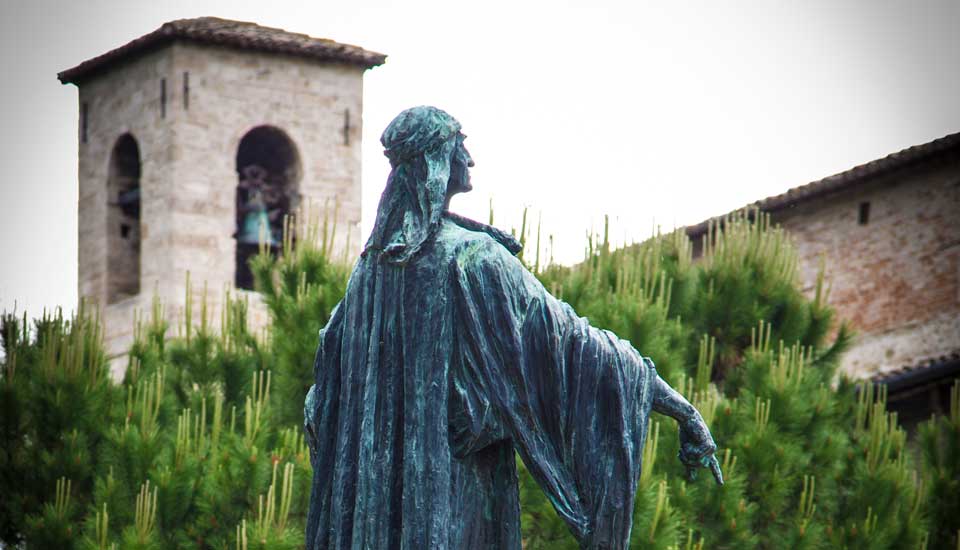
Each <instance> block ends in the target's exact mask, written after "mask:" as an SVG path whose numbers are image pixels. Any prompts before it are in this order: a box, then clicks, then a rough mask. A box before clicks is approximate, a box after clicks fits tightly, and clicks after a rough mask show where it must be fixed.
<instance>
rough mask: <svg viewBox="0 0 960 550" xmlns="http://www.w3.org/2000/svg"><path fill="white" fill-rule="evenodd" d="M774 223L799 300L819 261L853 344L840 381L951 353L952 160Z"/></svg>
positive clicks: (954, 332)
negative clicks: (794, 266)
mask: <svg viewBox="0 0 960 550" xmlns="http://www.w3.org/2000/svg"><path fill="white" fill-rule="evenodd" d="M862 203H869V205H870V206H869V220H868V222H867V223H866V224H865V225H861V224H860V223H859V211H860V205H861V204H862ZM773 220H774V222H775V223H780V224H781V225H783V226H784V227H785V228H786V229H787V230H788V231H789V232H790V234H791V235H792V237H793V239H794V242H795V243H796V245H797V247H798V250H799V253H800V263H801V272H802V280H803V284H804V288H805V290H806V291H807V292H812V289H813V287H814V283H815V281H816V276H817V272H818V269H819V265H820V257H821V255H825V256H826V266H827V280H828V282H829V283H830V285H831V291H830V297H829V301H830V303H831V305H833V306H834V308H835V309H836V310H837V314H838V316H839V317H840V318H842V319H847V320H849V321H850V323H851V325H852V326H853V328H854V329H855V330H856V332H857V334H858V335H857V337H856V339H855V342H854V345H853V347H852V349H851V350H850V351H849V352H848V353H847V354H846V356H845V358H844V364H843V368H844V370H845V371H846V372H847V373H849V374H851V375H853V376H854V377H868V376H871V375H873V374H875V373H878V372H884V371H887V370H891V369H895V368H898V367H901V366H904V365H911V364H915V363H917V362H918V361H920V360H923V359H926V358H930V357H936V356H939V355H943V354H946V353H948V352H951V351H954V350H956V349H960V158H957V157H956V156H954V157H953V158H951V159H949V160H947V161H940V162H938V163H937V164H935V165H926V166H920V167H912V168H907V169H902V170H900V171H898V172H896V173H891V174H888V175H885V176H883V177H880V178H877V179H876V180H875V181H873V182H871V183H867V184H862V185H858V186H855V187H854V188H852V189H851V190H848V191H844V192H841V193H838V194H834V195H830V196H827V197H823V198H820V199H814V200H811V201H809V202H807V203H802V204H800V205H799V206H797V207H795V208H793V209H790V210H788V211H786V212H779V213H775V214H774V216H773Z"/></svg>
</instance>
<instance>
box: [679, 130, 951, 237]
mask: <svg viewBox="0 0 960 550" xmlns="http://www.w3.org/2000/svg"><path fill="white" fill-rule="evenodd" d="M953 149H958V150H960V132H957V133H954V134H949V135H946V136H944V137H941V138H938V139H935V140H933V141H931V142H928V143H924V144H921V145H914V146H912V147H907V148H906V149H902V150H900V151H897V152H895V153H891V154H889V155H887V156H885V157H882V158H879V159H876V160H872V161H870V162H867V163H864V164H860V165H857V166H854V167H853V168H850V169H849V170H845V171H843V172H840V173H838V174H834V175H832V176H827V177H825V178H823V179H820V180H817V181H813V182H810V183H808V184H806V185H801V186H799V187H794V188H792V189H788V190H787V191H785V192H783V193H780V194H779V195H773V196H771V197H767V198H765V199H762V200H758V201H755V202H752V203H750V204H748V205H746V206H743V207H741V208H738V209H736V210H734V211H733V212H730V213H729V214H725V215H724V216H717V217H713V218H709V219H707V220H704V221H702V222H700V223H698V224H696V225H691V226H688V227H687V228H686V232H687V235H689V236H690V237H691V238H693V237H698V236H700V235H702V234H704V233H706V232H707V228H708V227H709V225H710V223H711V222H716V221H717V220H721V219H723V218H724V217H726V216H729V215H730V214H734V213H737V212H743V211H748V210H752V209H758V210H760V211H763V212H771V211H776V210H781V209H783V208H787V207H789V206H793V205H795V204H797V203H800V202H805V201H808V200H812V199H815V198H817V197H820V196H823V195H826V194H828V193H833V192H836V191H840V190H843V189H847V188H849V187H852V186H854V185H857V184H859V183H863V182H865V181H866V180H868V179H869V178H871V177H873V176H877V175H880V174H883V173H886V172H890V171H893V170H896V169H898V168H902V167H904V166H907V165H910V164H914V163H918V162H922V161H924V160H927V159H930V158H933V157H935V156H937V155H939V154H941V153H944V152H947V151H950V150H953Z"/></svg>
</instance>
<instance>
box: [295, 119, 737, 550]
mask: <svg viewBox="0 0 960 550" xmlns="http://www.w3.org/2000/svg"><path fill="white" fill-rule="evenodd" d="M465 138H466V136H465V135H464V134H463V133H462V132H461V131H460V123H459V122H457V120H456V119H454V118H453V117H452V116H450V115H449V114H447V113H446V112H444V111H442V110H440V109H437V108H435V107H426V106H424V107H414V108H412V109H407V110H406V111H403V112H402V113H400V114H399V115H398V116H397V117H396V118H395V119H394V120H393V121H392V122H391V123H390V125H389V126H388V127H387V129H386V130H385V131H384V133H383V136H382V137H381V142H382V143H383V146H384V148H385V150H384V154H385V155H386V156H387V158H388V159H389V160H390V167H391V171H390V176H389V178H388V179H387V186H386V189H385V190H384V191H383V195H382V196H381V197H380V204H379V207H378V209H377V217H376V221H375V224H374V227H373V232H372V234H371V235H370V238H369V240H368V241H367V243H366V245H365V247H364V249H363V252H362V254H361V256H360V258H359V260H358V261H357V264H356V266H355V267H354V269H353V272H352V274H351V275H350V281H349V283H348V285H347V290H346V294H345V295H344V297H343V300H342V301H341V302H340V303H339V304H338V305H337V307H336V308H335V309H334V311H333V312H332V314H331V317H330V321H329V322H328V323H327V326H326V327H325V328H324V329H323V330H322V331H320V345H319V348H318V350H317V355H316V363H315V366H314V375H315V380H314V384H313V386H312V387H311V388H310V391H309V393H308V395H307V399H306V403H305V411H304V412H305V422H304V424H305V429H306V432H307V438H308V441H309V445H310V453H311V460H312V463H313V483H312V486H311V495H310V509H309V513H308V517H307V529H306V537H307V539H306V546H307V548H308V549H309V550H320V549H338V550H340V549H348V548H349V549H357V550H360V549H383V550H388V549H410V550H420V549H450V550H454V549H457V550H459V549H510V550H519V549H520V548H521V534H520V502H519V494H518V487H517V470H516V462H515V458H514V456H515V455H514V453H515V452H516V453H519V454H520V457H521V458H522V459H523V462H524V464H525V465H526V467H527V469H528V470H529V472H530V474H531V475H532V476H533V478H534V479H535V480H536V481H537V483H538V484H539V485H540V487H541V488H542V489H543V491H544V492H545V493H546V495H547V496H548V497H549V499H550V502H551V503H553V506H554V507H555V508H556V511H557V514H559V516H560V517H562V518H563V519H564V520H565V521H566V523H567V524H568V525H569V527H570V530H571V532H572V533H573V535H574V536H575V537H576V538H577V540H578V541H579V542H580V544H581V546H582V547H583V548H604V549H620V548H627V546H628V544H629V538H630V527H631V517H632V512H633V502H634V496H635V493H636V487H637V482H638V478H639V476H640V462H641V456H642V450H643V446H644V440H645V438H646V435H647V424H648V418H649V416H650V413H651V411H656V412H658V413H661V414H665V415H667V416H671V417H673V418H674V419H676V421H677V422H678V423H679V427H680V430H679V432H680V449H681V450H680V457H679V458H680V460H681V461H682V462H683V463H684V464H685V465H686V466H687V468H688V471H689V472H690V473H691V475H692V474H695V472H696V469H697V468H700V467H703V468H708V469H709V470H711V471H712V473H713V476H714V478H715V479H716V482H717V483H719V484H722V483H723V481H722V476H721V472H720V466H719V463H718V461H717V459H716V456H715V452H716V445H715V444H714V441H713V437H712V436H711V435H710V430H709V429H708V428H707V426H706V424H705V423H704V421H703V418H702V417H701V415H700V413H699V412H698V411H697V410H696V409H695V408H694V407H693V406H692V405H691V404H690V403H689V402H687V400H686V399H684V398H683V396H681V395H680V394H678V393H677V392H676V391H674V390H673V388H671V387H670V386H669V385H668V384H667V383H666V382H664V381H663V379H662V378H660V377H659V376H658V375H657V370H656V368H655V367H654V364H653V362H652V361H650V359H648V358H646V357H643V356H642V355H641V354H640V353H639V352H638V351H637V350H635V349H634V348H633V346H631V345H630V343H629V342H627V341H625V340H621V339H619V338H617V337H616V336H615V335H613V334H612V333H610V332H609V331H605V330H600V329H597V328H594V327H592V326H590V324H589V322H588V321H587V320H586V319H584V318H582V317H578V316H577V314H576V313H575V312H574V311H573V309H572V308H571V307H570V306H569V305H567V304H565V303H564V302H561V301H560V300H558V299H556V298H554V297H553V296H551V295H550V293H548V292H547V291H546V289H544V287H543V285H541V284H540V282H539V281H538V280H537V279H536V278H535V277H534V276H533V274H531V273H530V271H528V270H527V269H526V268H525V267H524V266H523V264H522V263H521V262H520V260H518V259H517V258H516V257H515V254H517V253H518V252H519V251H520V245H519V243H518V242H517V241H516V240H515V239H514V238H513V237H512V236H511V235H509V234H507V233H505V232H503V231H501V230H499V229H496V228H494V227H491V226H489V225H486V224H482V223H479V222H476V221H473V220H470V219H467V218H464V217H462V216H458V215H457V214H454V213H452V212H450V210H449V206H450V199H451V197H453V196H454V195H456V194H457V193H464V192H467V191H470V190H471V184H470V176H469V169H470V167H472V166H473V159H472V158H471V157H470V153H469V152H467V148H466V147H465V145H464V140H465Z"/></svg>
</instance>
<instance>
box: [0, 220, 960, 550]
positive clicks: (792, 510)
mask: <svg viewBox="0 0 960 550" xmlns="http://www.w3.org/2000/svg"><path fill="white" fill-rule="evenodd" d="M524 233H525V231H523V230H522V231H521V235H522V236H523V237H525V235H524ZM332 241H333V235H332V229H330V228H321V227H319V226H318V225H317V224H313V225H307V226H301V227H300V228H299V232H298V234H297V241H296V244H294V242H293V239H292V238H291V237H288V238H287V240H286V242H285V245H284V247H283V253H282V255H281V256H280V257H279V258H274V257H271V256H269V255H265V254H263V255H260V256H258V257H256V258H255V259H254V260H253V262H252V270H253V273H254V276H255V279H256V284H257V288H258V289H259V290H260V292H261V293H262V295H263V298H264V301H265V303H266V305H267V308H268V310H269V313H270V317H271V324H270V326H269V327H268V329H267V330H266V331H265V332H263V333H259V334H251V333H250V332H249V330H248V329H247V305H246V302H245V301H243V300H241V299H237V298H236V297H230V296H226V297H225V298H224V300H223V303H224V304H225V305H224V307H223V313H222V315H221V319H220V320H219V323H214V322H213V321H212V320H211V319H210V318H209V314H208V311H207V307H206V299H202V300H200V301H199V303H198V304H194V303H192V301H191V299H190V297H191V296H192V294H191V291H189V290H188V293H187V296H188V301H187V307H186V310H185V312H184V316H183V317H184V320H183V321H182V323H181V324H180V326H177V327H173V328H175V329H176V330H175V331H173V330H171V327H168V326H167V325H166V323H165V322H164V321H163V319H164V315H163V311H162V306H161V304H159V303H156V302H155V303H154V306H153V308H152V311H151V312H149V314H148V315H147V316H146V318H144V319H140V320H139V321H138V324H137V327H136V338H135V343H134V344H133V346H132V348H131V350H130V352H129V355H128V361H129V366H128V368H127V371H126V375H125V379H124V380H123V382H122V384H119V385H117V384H113V383H111V382H110V380H109V377H108V374H107V373H108V369H107V361H106V357H105V355H104V351H103V349H102V345H101V334H100V329H99V325H98V322H97V319H96V316H95V315H93V314H91V312H90V311H89V310H87V309H85V308H81V311H80V312H78V313H77V315H76V316H74V317H73V318H71V319H65V318H64V317H63V316H62V315H61V314H59V313H57V314H45V315H43V316H42V317H41V318H40V319H38V320H37V321H35V322H34V323H33V327H32V329H31V328H30V327H28V325H27V319H26V317H25V316H21V317H15V316H13V315H4V316H3V323H2V336H3V347H4V352H5V355H4V359H3V360H2V369H0V407H3V411H2V416H0V434H2V435H0V437H2V438H3V442H2V443H3V446H2V449H0V476H2V477H0V494H2V495H4V497H3V498H2V499H0V541H3V543H5V544H7V545H18V544H21V543H25V544H26V545H27V546H28V547H31V548H65V549H69V548H84V549H103V548H111V547H114V545H115V547H117V548H182V547H197V548H218V549H219V548H237V547H241V548H251V547H252V548H299V547H302V546H303V544H302V538H303V527H304V525H303V522H304V516H305V513H306V509H307V499H308V497H309V495H308V489H307V488H308V487H309V481H310V476H311V471H310V464H309V460H308V457H307V452H306V448H305V445H304V442H303V436H302V430H301V427H300V426H301V423H302V402H303V395H304V394H305V393H306V390H307V388H308V386H309V384H310V382H311V380H312V363H313V355H314V353H315V349H316V343H317V332H318V330H319V329H320V328H321V327H322V326H323V325H324V324H325V323H326V321H327V318H328V316H329V313H330V310H331V309H332V307H333V305H334V304H335V303H336V302H337V301H338V300H339V299H340V297H341V296H342V294H343V292H344V289H345V285H346V281H347V277H348V274H349V266H348V265H346V264H345V262H343V261H342V260H339V259H333V258H331V257H330V253H329V250H330V248H331V245H330V243H331V242H332ZM538 248H539V243H538ZM703 249H704V255H703V258H701V259H699V260H697V261H694V260H693V258H692V254H691V244H690V242H689V241H688V240H687V238H686V236H685V235H684V234H682V233H680V232H674V233H671V234H668V235H658V236H656V237H654V238H652V239H649V240H647V241H645V242H643V243H641V244H638V245H633V246H629V247H625V248H622V249H619V250H610V247H609V244H608V243H607V241H606V239H605V238H604V239H602V240H601V239H591V240H590V241H589V242H588V246H587V258H586V260H585V261H584V262H583V263H582V264H579V265H577V266H575V267H572V268H571V267H558V266H553V265H547V266H545V267H544V266H541V262H540V260H539V254H536V255H535V256H534V258H533V259H532V261H531V259H530V258H529V256H528V258H527V261H528V262H529V263H530V267H531V269H532V270H533V271H534V272H535V273H536V274H537V276H538V277H539V278H540V279H541V281H542V282H543V283H544V285H545V286H546V287H547V288H548V289H551V291H553V292H554V293H555V294H557V295H558V296H560V297H562V298H563V299H564V300H566V301H568V302H569V303H570V304H571V305H572V306H573V307H574V308H575V309H576V310H577V311H578V312H579V313H580V314H581V315H584V316H586V317H589V318H590V320H591V322H592V323H593V324H594V325H596V326H599V327H602V328H607V329H610V330H612V331H613V332H615V333H617V334H618V335H620V336H621V337H623V338H627V339H629V340H630V341H631V342H632V343H633V344H634V345H635V347H637V349H639V350H640V351H641V352H642V353H643V354H644V355H647V356H650V357H652V358H653V360H654V361H655V363H656V364H657V368H658V371H659V372H660V374H661V375H662V376H663V377H664V378H665V379H666V380H667V381H668V382H670V383H671V384H672V385H673V386H674V387H676V388H677V389H678V390H679V391H681V392H682V393H684V394H685V395H686V396H687V397H688V398H689V399H690V400H691V401H692V402H693V403H694V404H696V405H697V406H698V407H699V408H700V409H701V411H702V412H703V415H704V417H705V418H706V419H707V421H708V423H709V424H710V426H711V428H712V430H713V433H714V435H715V438H716V440H717V442H718V444H719V445H720V450H719V452H718V455H719V458H720V459H721V462H722V465H723V470H724V474H725V478H726V484H725V485H724V486H723V487H717V486H715V485H714V484H713V482H712V481H711V480H709V479H700V480H699V481H696V482H690V481H687V480H686V479H685V477H684V475H685V471H684V469H683V468H682V466H681V465H680V463H679V461H677V459H676V455H677V450H678V449H677V446H678V443H677V432H676V427H675V424H674V422H673V421H672V420H670V419H668V418H665V417H659V416H656V415H655V416H654V418H652V419H651V429H650V435H649V437H648V440H647V446H646V448H645V449H644V463H643V470H642V474H641V479H640V486H639V489H638V492H637V499H636V505H635V509H634V525H633V531H632V544H633V546H634V547H635V548H663V549H666V548H687V549H693V548H707V547H708V548H754V547H757V548H786V547H791V548H834V547H848V548H923V547H925V545H926V544H927V539H928V535H927V533H928V532H929V541H930V543H931V544H930V545H929V547H931V548H941V547H950V546H952V545H955V544H956V532H957V519H956V518H957V517H958V514H960V502H958V501H957V495H958V494H960V491H958V486H957V481H956V480H957V479H960V471H958V467H960V466H958V464H960V412H958V411H960V409H958V407H960V405H957V404H956V403H957V402H958V401H960V389H956V390H955V393H954V406H953V407H952V413H951V416H949V417H948V418H942V419H936V420H933V421H931V422H930V423H928V424H927V425H925V426H924V427H923V428H922V429H921V436H920V440H921V450H922V453H921V457H922V458H921V460H919V461H918V463H917V464H914V462H913V460H912V459H911V455H910V453H909V452H907V450H906V449H905V442H906V438H905V435H904V433H903V431H902V430H901V429H900V428H899V427H898V426H897V424H896V419H895V418H894V417H892V416H891V415H889V414H888V413H887V412H886V411H885V408H884V405H885V395H884V394H883V392H875V391H874V390H873V389H872V388H865V389H863V390H862V391H859V392H858V391H857V389H856V388H855V387H854V385H853V384H852V383H851V382H850V381H848V380H846V379H845V378H843V377H842V376H841V377H838V376H837V372H836V369H837V363H838V359H839V357H840V355H841V353H842V351H843V348H844V347H845V346H846V344H847V343H848V340H849V334H848V331H847V329H846V328H845V327H844V326H842V325H841V326H839V327H837V326H835V324H834V320H833V318H832V312H831V310H830V308H829V307H828V306H827V305H826V294H825V292H824V291H823V285H822V281H821V282H820V283H819V284H818V285H817V287H816V289H815V291H814V294H815V295H814V297H813V299H808V298H807V297H805V296H804V295H803V293H802V292H801V291H800V290H799V288H798V277H797V260H796V254H795V253H794V251H793V249H792V247H791V245H790V242H789V240H788V238H787V236H786V235H784V234H783V232H782V231H780V230H779V229H776V228H771V227H769V225H768V221H767V220H766V219H765V218H763V217H762V216H761V217H759V221H758V222H757V223H751V222H748V221H747V220H746V219H743V218H735V219H730V220H727V221H726V222H725V224H724V226H723V230H722V231H721V230H717V229H716V228H714V230H712V231H711V232H710V233H709V235H708V236H707V237H706V240H705V242H704V246H703ZM204 295H205V293H204ZM215 324H216V325H217V326H216V328H215V327H214V325H215ZM831 331H833V332H831ZM174 332H176V334H173V333H174ZM831 334H832V335H833V336H832V337H831V336H830V335H831ZM958 388H960V387H958ZM707 477H709V476H707ZM520 492H521V502H522V521H523V533H524V538H525V546H526V548H531V549H532V548H550V549H554V548H576V547H577V545H576V543H575V541H574V540H573V538H572V537H571V535H570V534H569V531H568V530H567V528H566V525H565V524H564V523H563V522H562V521H561V520H560V519H559V518H558V517H557V516H556V514H555V513H554V511H553V509H552V507H551V506H550V504H549V503H548V501H547V500H546V499H545V498H544V496H543V493H542V492H541V491H540V490H539V488H538V487H537V486H536V484H535V482H533V480H532V479H531V478H530V476H529V475H527V474H526V472H525V471H524V470H523V468H522V464H521V480H520Z"/></svg>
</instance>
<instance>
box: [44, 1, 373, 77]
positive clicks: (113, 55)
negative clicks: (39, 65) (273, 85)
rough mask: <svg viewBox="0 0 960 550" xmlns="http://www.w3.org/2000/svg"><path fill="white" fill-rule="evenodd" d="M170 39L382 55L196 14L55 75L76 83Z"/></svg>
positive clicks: (352, 60) (338, 57)
mask: <svg viewBox="0 0 960 550" xmlns="http://www.w3.org/2000/svg"><path fill="white" fill-rule="evenodd" d="M174 40H188V41H191V42H198V43H203V44H214V45H219V46H226V47H232V48H240V49H249V50H256V51H264V52H275V53H285V54H290V55H295V56H300V57H306V58H312V59H317V60H319V61H333V62H340V63H347V64H350V65H357V66H360V67H363V68H366V69H369V68H371V67H375V66H377V65H382V64H383V63H384V61H386V57H387V56H386V55H384V54H381V53H377V52H372V51H369V50H365V49H363V48H361V47H359V46H354V45H351V44H343V43H340V42H336V41H334V40H330V39H328V38H314V37H312V36H309V35H306V34H302V33H295V32H290V31H286V30H284V29H279V28H274V27H265V26H262V25H258V24H257V23H252V22H249V21H234V20H230V19H221V18H219V17H209V16H208V17H197V18H192V19H176V20H174V21H168V22H166V23H164V24H163V25H161V26H160V28H158V29H156V30H155V31H153V32H150V33H147V34H145V35H143V36H141V37H139V38H135V39H134V40H131V41H130V42H128V43H126V44H124V45H123V46H120V47H118V48H114V49H112V50H110V51H108V52H106V53H104V54H101V55H98V56H97V57H94V58H91V59H88V60H86V61H84V62H83V63H81V64H79V65H77V66H75V67H73V68H70V69H67V70H65V71H62V72H60V73H58V74H57V78H58V79H59V80H60V82H62V83H64V84H70V83H73V84H77V83H79V82H81V81H82V80H83V79H85V78H87V77H89V76H92V75H93V74H96V73H98V72H100V71H101V70H103V69H106V68H107V67H109V66H111V65H113V64H114V63H119V62H122V61H123V60H125V59H127V58H129V57H132V56H134V55H136V54H139V53H142V52H144V51H148V50H149V49H151V48H154V47H159V46H162V45H165V44H167V43H169V42H172V41H174Z"/></svg>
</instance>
